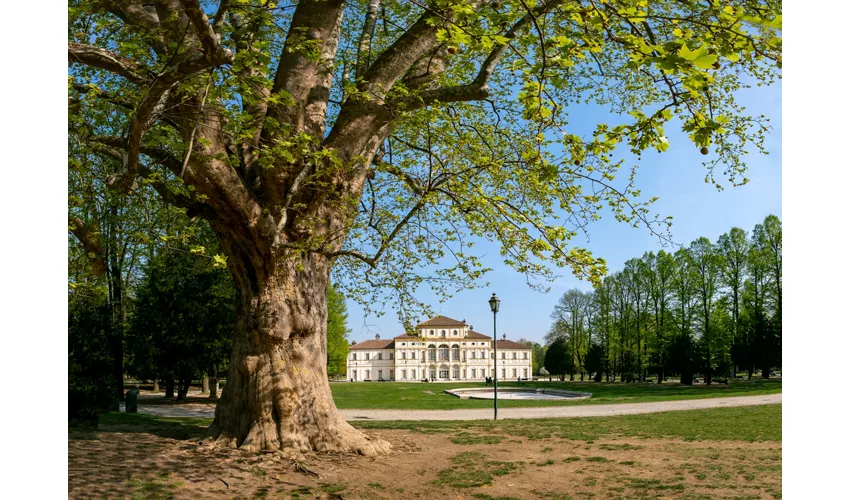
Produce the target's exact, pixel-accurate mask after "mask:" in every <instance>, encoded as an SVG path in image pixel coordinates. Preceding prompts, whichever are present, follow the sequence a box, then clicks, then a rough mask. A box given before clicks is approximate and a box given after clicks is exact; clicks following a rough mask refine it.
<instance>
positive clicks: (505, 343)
mask: <svg viewBox="0 0 850 500" xmlns="http://www.w3.org/2000/svg"><path fill="white" fill-rule="evenodd" d="M496 349H531V348H530V347H528V346H527V345H525V344H520V343H519V342H514V341H513V340H497V341H496Z"/></svg>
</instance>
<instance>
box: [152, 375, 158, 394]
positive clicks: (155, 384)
mask: <svg viewBox="0 0 850 500" xmlns="http://www.w3.org/2000/svg"><path fill="white" fill-rule="evenodd" d="M153 392H159V379H158V378H155V379H154V380H153Z"/></svg>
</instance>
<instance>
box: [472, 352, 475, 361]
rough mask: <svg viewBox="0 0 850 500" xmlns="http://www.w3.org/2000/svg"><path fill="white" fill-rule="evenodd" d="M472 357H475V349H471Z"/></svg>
mask: <svg viewBox="0 0 850 500" xmlns="http://www.w3.org/2000/svg"><path fill="white" fill-rule="evenodd" d="M472 359H475V351H472Z"/></svg>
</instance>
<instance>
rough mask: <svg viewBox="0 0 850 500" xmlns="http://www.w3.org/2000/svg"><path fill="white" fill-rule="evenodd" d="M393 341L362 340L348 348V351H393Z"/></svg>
mask: <svg viewBox="0 0 850 500" xmlns="http://www.w3.org/2000/svg"><path fill="white" fill-rule="evenodd" d="M394 342H395V341H394V340H393V339H387V340H380V339H378V340H364V341H363V342H360V343H359V344H354V345H353V346H351V347H349V348H348V350H349V351H350V350H352V349H393V348H394V347H395V346H394V345H393V343H394Z"/></svg>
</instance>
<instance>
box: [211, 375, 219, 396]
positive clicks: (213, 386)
mask: <svg viewBox="0 0 850 500" xmlns="http://www.w3.org/2000/svg"><path fill="white" fill-rule="evenodd" d="M210 382H212V383H211V384H210V399H218V379H217V378H213V379H211V380H210Z"/></svg>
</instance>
